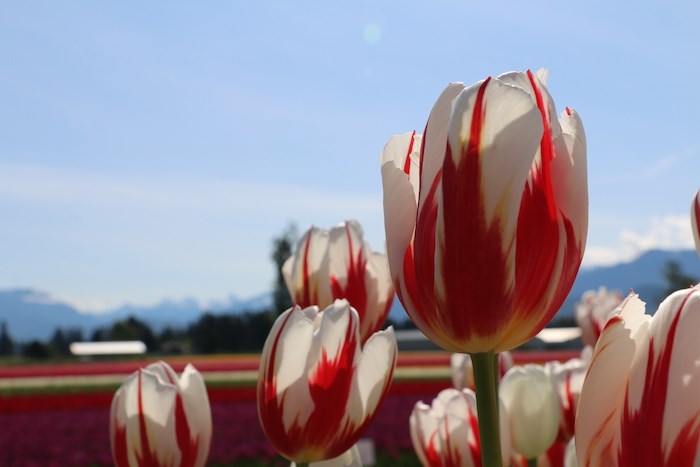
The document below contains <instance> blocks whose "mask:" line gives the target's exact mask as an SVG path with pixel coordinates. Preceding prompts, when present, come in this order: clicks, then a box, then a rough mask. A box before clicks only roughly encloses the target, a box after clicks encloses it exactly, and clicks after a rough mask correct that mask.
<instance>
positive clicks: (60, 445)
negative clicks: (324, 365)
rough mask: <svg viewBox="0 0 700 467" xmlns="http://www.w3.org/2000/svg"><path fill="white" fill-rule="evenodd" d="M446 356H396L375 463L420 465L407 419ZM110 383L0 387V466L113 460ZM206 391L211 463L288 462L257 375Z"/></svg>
mask: <svg viewBox="0 0 700 467" xmlns="http://www.w3.org/2000/svg"><path fill="white" fill-rule="evenodd" d="M568 357H569V355H568V353H561V354H548V353H515V354H514V360H515V362H516V363H524V362H529V361H543V360H545V359H546V360H549V359H552V358H556V359H566V358H568ZM449 358H450V355H449V354H447V353H443V352H409V353H401V354H400V356H399V365H398V368H397V377H396V379H395V380H394V382H393V383H392V386H391V389H390V391H389V395H388V396H387V398H386V400H385V401H384V403H383V404H382V406H381V408H380V409H379V412H378V414H377V417H376V419H375V420H374V422H373V423H372V424H371V425H370V427H369V428H368V430H367V432H366V433H365V436H364V437H365V438H370V439H372V440H373V441H374V444H375V448H376V449H377V452H378V462H377V464H378V465H419V464H418V460H417V459H416V458H415V456H414V454H413V448H412V447H411V440H410V434H409V426H408V418H409V416H410V414H411V410H412V409H413V406H414V404H415V403H416V401H418V400H423V401H430V400H432V398H433V397H435V395H436V394H437V393H438V392H439V391H440V390H442V389H444V388H447V387H449V386H450V384H451V382H450V379H449V375H448V374H449ZM188 359H190V360H192V361H193V363H194V364H195V366H197V367H198V368H202V369H206V372H205V373H204V374H205V378H206V377H207V376H212V375H216V374H217V372H219V373H221V372H224V371H225V372H228V373H226V374H230V373H231V372H235V371H243V372H245V371H250V370H252V371H253V372H254V371H255V369H256V368H257V359H256V358H255V357H253V356H226V357H222V356H217V357H188ZM185 361H186V360H185V359H180V358H173V359H169V362H170V363H171V364H172V365H173V367H174V368H176V369H177V371H181V370H182V367H184V364H185ZM142 365H144V362H143V361H120V362H85V363H70V364H59V365H55V366H52V365H24V366H4V367H1V368H0V389H2V388H5V387H6V386H7V385H8V382H11V381H17V380H19V379H20V378H21V379H22V380H23V381H28V380H32V379H37V378H49V379H50V378H53V376H51V375H52V374H58V375H60V376H61V377H75V376H76V375H78V376H80V377H81V378H84V379H85V381H86V382H89V381H90V378H93V377H96V376H99V375H113V377H115V378H116V379H119V378H121V376H122V375H123V374H124V373H125V374H124V375H123V376H124V377H125V376H126V375H127V374H128V373H129V372H130V371H133V370H135V369H137V368H138V367H139V366H142ZM52 369H53V373H52ZM435 369H438V370H444V372H443V374H444V376H442V377H439V376H437V377H430V378H425V377H420V375H421V374H422V375H426V374H428V371H429V370H430V371H433V372H434V371H435ZM431 374H439V372H438V373H431ZM402 375H403V376H402ZM52 387H53V386H52ZM39 389H40V390H39ZM113 389H116V387H114V388H112V387H111V386H107V387H99V386H86V387H85V388H80V387H78V388H75V387H74V388H58V387H55V390H46V388H35V389H32V390H26V391H24V392H23V391H17V390H15V391H14V392H8V391H4V392H3V391H1V390H0V426H2V427H3V428H2V435H1V436H0V465H2V466H5V465H8V466H9V465H11V466H37V467H39V466H41V467H48V466H105V465H112V457H111V454H110V444H109V433H108V432H109V430H108V420H109V408H110V403H111V399H112V395H113ZM208 392H209V398H210V401H211V409H212V419H213V437H212V445H211V452H210V456H209V464H210V465H242V466H246V465H250V466H252V465H288V462H287V461H285V460H283V459H282V458H280V457H278V455H277V454H276V453H275V451H274V449H273V448H272V447H271V446H270V444H269V443H268V442H267V440H266V439H265V436H264V434H263V432H262V430H261V428H260V424H259V422H258V415H257V409H256V403H255V396H256V393H255V385H254V379H250V378H248V379H247V380H246V381H244V382H241V383H239V384H235V385H232V384H214V385H211V387H209V389H208ZM400 462H401V463H400Z"/></svg>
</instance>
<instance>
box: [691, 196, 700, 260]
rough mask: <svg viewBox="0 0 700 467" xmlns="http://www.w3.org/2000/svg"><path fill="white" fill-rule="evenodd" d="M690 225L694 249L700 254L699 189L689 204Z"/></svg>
mask: <svg viewBox="0 0 700 467" xmlns="http://www.w3.org/2000/svg"><path fill="white" fill-rule="evenodd" d="M690 226H691V227H692V229H693V239H694V240H695V250H696V251H697V252H698V255H700V190H698V191H697V193H695V197H694V198H693V204H691V206H690Z"/></svg>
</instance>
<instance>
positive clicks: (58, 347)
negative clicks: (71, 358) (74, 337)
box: [50, 328, 70, 355]
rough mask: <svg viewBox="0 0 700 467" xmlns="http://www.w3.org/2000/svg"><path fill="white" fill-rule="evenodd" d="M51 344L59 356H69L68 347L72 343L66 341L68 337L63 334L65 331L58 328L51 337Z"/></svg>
mask: <svg viewBox="0 0 700 467" xmlns="http://www.w3.org/2000/svg"><path fill="white" fill-rule="evenodd" d="M50 342H51V348H52V349H53V351H54V353H56V354H58V355H68V353H69V351H68V346H69V345H70V342H68V339H66V336H65V335H64V334H63V329H61V328H56V330H55V331H54V332H53V335H52V336H51V341H50Z"/></svg>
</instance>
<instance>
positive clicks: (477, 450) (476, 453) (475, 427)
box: [467, 406, 507, 467]
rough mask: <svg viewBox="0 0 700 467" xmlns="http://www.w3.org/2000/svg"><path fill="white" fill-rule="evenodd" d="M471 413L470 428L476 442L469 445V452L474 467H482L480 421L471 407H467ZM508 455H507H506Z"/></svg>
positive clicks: (469, 416)
mask: <svg viewBox="0 0 700 467" xmlns="http://www.w3.org/2000/svg"><path fill="white" fill-rule="evenodd" d="M467 410H468V411H469V415H468V418H469V420H468V421H469V428H470V429H471V431H472V433H473V434H474V440H473V441H472V442H470V443H469V450H470V451H471V454H472V463H473V465H474V467H481V438H480V436H479V419H478V418H477V417H476V413H474V411H473V410H472V408H471V406H468V407H467ZM505 455H507V453H505Z"/></svg>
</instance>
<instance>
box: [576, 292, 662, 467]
mask: <svg viewBox="0 0 700 467" xmlns="http://www.w3.org/2000/svg"><path fill="white" fill-rule="evenodd" d="M650 318H651V317H650V316H648V315H645V314H644V302H642V301H641V300H639V297H638V296H637V295H636V294H630V295H629V296H628V297H627V298H626V299H625V300H624V301H623V302H622V304H620V306H619V308H618V312H617V314H616V315H615V316H613V317H611V318H610V319H609V320H608V322H607V324H606V326H605V328H604V329H603V332H602V334H601V335H600V337H599V339H598V342H597V344H596V347H595V350H594V354H593V358H592V360H591V364H590V367H589V369H588V373H587V375H586V379H585V380H584V383H583V388H582V389H581V398H580V399H579V404H578V410H577V418H576V430H575V432H576V436H575V439H576V451H577V456H578V459H579V464H581V465H615V464H616V462H617V451H616V449H617V446H618V445H619V436H620V434H619V426H620V417H621V412H622V407H623V405H624V395H625V393H626V388H627V380H628V375H629V372H630V367H631V365H632V361H633V360H634V358H635V348H636V346H637V345H638V344H637V342H642V341H643V340H644V337H645V336H646V335H647V334H648V327H649V320H650Z"/></svg>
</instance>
